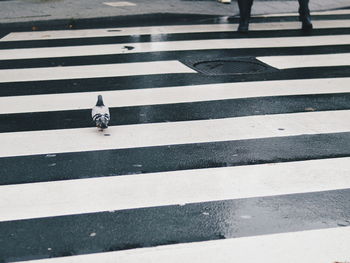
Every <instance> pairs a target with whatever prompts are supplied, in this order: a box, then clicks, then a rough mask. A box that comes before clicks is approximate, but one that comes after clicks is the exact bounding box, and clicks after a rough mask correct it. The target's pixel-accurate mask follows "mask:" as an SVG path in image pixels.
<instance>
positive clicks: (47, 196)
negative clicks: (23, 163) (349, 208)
mask: <svg viewBox="0 0 350 263" xmlns="http://www.w3.org/2000/svg"><path fill="white" fill-rule="evenodd" d="M155 186H156V187H155ZM346 188H350V158H339V159H324V160H313V161H300V162H290V163H277V164H264V165H249V166H238V167H230V168H214V169H201V170H185V171H175V172H165V173H153V174H143V175H128V176H118V177H103V178H93V179H79V180H70V181H57V182H46V183H34V184H20V185H9V186H0V210H1V214H0V221H10V220H19V219H30V218H40V217H50V216H62V215H71V214H83V213H94V212H103V211H111V210H112V211H114V210H122V209H133V208H143V207H152V206H164V205H176V204H185V203H197V202H207V201H208V202H209V201H218V200H227V199H239V198H250V197H261V196H274V195H286V194H296V193H305V192H317V191H329V190H337V189H346ZM164 193H166V194H164Z"/></svg>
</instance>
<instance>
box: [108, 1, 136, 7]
mask: <svg viewBox="0 0 350 263" xmlns="http://www.w3.org/2000/svg"><path fill="white" fill-rule="evenodd" d="M103 4H104V5H108V6H112V7H124V6H136V4H135V3H132V2H103Z"/></svg>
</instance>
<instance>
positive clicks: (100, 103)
mask: <svg viewBox="0 0 350 263" xmlns="http://www.w3.org/2000/svg"><path fill="white" fill-rule="evenodd" d="M96 106H100V107H101V106H104V104H103V99H102V95H98V96H97V103H96Z"/></svg>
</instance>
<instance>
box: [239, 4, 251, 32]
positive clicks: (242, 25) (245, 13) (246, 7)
mask: <svg viewBox="0 0 350 263" xmlns="http://www.w3.org/2000/svg"><path fill="white" fill-rule="evenodd" d="M252 5H253V0H238V7H239V26H238V31H239V32H248V28H249V18H250V12H251V10H252Z"/></svg>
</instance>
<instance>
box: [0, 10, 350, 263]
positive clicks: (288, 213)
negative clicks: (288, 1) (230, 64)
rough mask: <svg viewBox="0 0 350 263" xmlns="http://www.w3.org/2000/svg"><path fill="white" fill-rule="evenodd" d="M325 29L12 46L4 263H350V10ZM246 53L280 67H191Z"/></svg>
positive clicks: (4, 111)
mask: <svg viewBox="0 0 350 263" xmlns="http://www.w3.org/2000/svg"><path fill="white" fill-rule="evenodd" d="M313 18H314V28H315V29H314V30H313V32H312V34H311V35H304V34H302V33H301V32H300V30H299V27H300V25H299V22H296V21H295V17H294V16H292V15H291V16H283V19H282V22H281V21H279V20H278V19H280V18H278V17H276V16H267V17H255V18H253V21H252V24H251V32H250V33H249V34H247V35H241V34H238V33H237V32H234V28H236V25H235V24H233V23H231V22H230V21H226V20H225V21H223V20H215V19H213V20H208V21H200V22H198V21H195V22H193V23H191V22H187V23H186V24H182V25H158V26H155V25H152V26H147V25H146V26H143V27H110V28H95V29H75V30H55V29H52V30H45V31H33V32H11V33H9V34H6V35H4V36H3V37H2V38H0V145H1V147H0V167H1V168H0V262H33V263H55V262H63V263H73V262H106V263H107V262H201V263H202V262H234V261H244V262H256V261H263V262H265V261H266V262H267V261H268V262H276V263H277V262H281V261H283V262H301V263H304V262H305V263H306V262H307V263H309V262H331V263H333V262H348V261H350V245H349V240H350V191H349V189H350V122H349V119H350V85H349V84H350V57H349V56H350V11H349V10H342V12H341V14H338V13H334V12H329V13H327V12H323V13H317V14H314V16H313ZM241 56H251V57H255V58H257V59H258V60H260V61H262V62H264V63H266V64H268V65H271V66H272V67H274V68H276V69H277V70H275V71H271V72H265V73H255V74H238V75H232V74H231V75H230V74H228V75H205V74H202V73H199V72H197V71H196V70H195V69H193V68H190V67H188V66H187V65H186V64H185V63H183V62H184V61H187V60H191V59H192V60H196V59H198V58H205V59H208V60H212V59H216V58H222V57H223V58H226V57H241ZM99 94H101V95H103V97H104V101H105V103H106V104H107V105H108V106H109V107H110V112H111V116H112V119H111V122H110V125H111V126H110V127H109V128H108V129H107V130H105V131H104V132H99V131H98V130H97V129H96V128H95V127H93V124H92V122H91V120H90V110H91V108H92V106H93V105H94V103H95V102H96V97H97V95H99Z"/></svg>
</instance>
